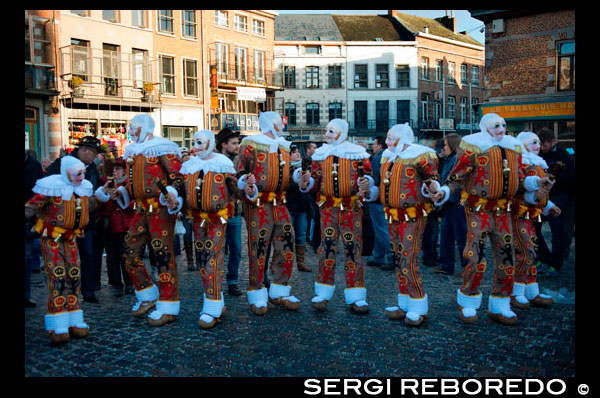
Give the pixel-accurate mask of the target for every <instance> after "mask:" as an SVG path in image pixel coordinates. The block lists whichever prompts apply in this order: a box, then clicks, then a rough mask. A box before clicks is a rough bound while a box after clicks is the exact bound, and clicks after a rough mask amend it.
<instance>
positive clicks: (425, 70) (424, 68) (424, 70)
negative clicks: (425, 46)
mask: <svg viewBox="0 0 600 398" xmlns="http://www.w3.org/2000/svg"><path fill="white" fill-rule="evenodd" d="M421 79H423V80H429V58H427V57H423V58H421Z"/></svg>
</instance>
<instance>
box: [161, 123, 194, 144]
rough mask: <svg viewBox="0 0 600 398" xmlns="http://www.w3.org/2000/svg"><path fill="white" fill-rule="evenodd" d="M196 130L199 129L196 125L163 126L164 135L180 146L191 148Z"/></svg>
mask: <svg viewBox="0 0 600 398" xmlns="http://www.w3.org/2000/svg"><path fill="white" fill-rule="evenodd" d="M196 130H198V128H197V127H196V126H163V137H164V138H166V139H168V140H169V141H173V142H176V143H177V145H179V146H180V147H181V146H184V147H186V148H190V147H191V146H192V145H193V143H192V138H193V135H194V131H196Z"/></svg>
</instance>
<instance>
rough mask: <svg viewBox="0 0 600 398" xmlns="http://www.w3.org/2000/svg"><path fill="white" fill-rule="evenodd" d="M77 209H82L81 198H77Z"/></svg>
mask: <svg viewBox="0 0 600 398" xmlns="http://www.w3.org/2000/svg"><path fill="white" fill-rule="evenodd" d="M75 210H79V211H81V198H77V199H75Z"/></svg>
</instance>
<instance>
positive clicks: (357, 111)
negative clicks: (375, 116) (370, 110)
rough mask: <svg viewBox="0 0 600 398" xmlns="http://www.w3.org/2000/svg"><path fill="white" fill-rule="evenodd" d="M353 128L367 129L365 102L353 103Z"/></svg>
mask: <svg viewBox="0 0 600 398" xmlns="http://www.w3.org/2000/svg"><path fill="white" fill-rule="evenodd" d="M354 128H355V129H366V128H367V101H354Z"/></svg>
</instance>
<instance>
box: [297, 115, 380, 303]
mask: <svg viewBox="0 0 600 398" xmlns="http://www.w3.org/2000/svg"><path fill="white" fill-rule="evenodd" d="M347 137H348V123H347V122H346V121H345V120H342V119H333V120H331V121H330V122H329V123H328V124H327V127H326V129H325V141H326V144H323V145H322V146H321V147H320V148H319V149H317V150H316V151H315V153H314V154H313V156H312V160H313V163H312V172H311V173H310V174H312V175H313V176H314V177H310V179H309V173H308V172H304V173H302V175H300V173H301V172H300V170H297V172H296V173H295V175H294V179H295V180H298V181H300V189H301V190H302V191H304V190H307V191H312V192H318V197H317V204H318V205H319V212H320V216H321V237H322V240H321V246H320V247H319V249H318V251H317V253H318V257H319V274H318V275H317V281H316V282H315V297H313V299H312V306H313V307H314V308H315V309H317V310H324V309H325V308H326V306H327V303H328V302H329V301H330V300H331V298H332V297H333V293H334V291H335V265H336V258H337V246H338V241H339V238H340V236H341V237H342V243H343V247H344V252H345V255H346V264H345V268H344V269H345V272H346V288H345V289H344V298H345V300H346V304H348V305H349V306H350V309H351V310H352V311H353V312H356V313H368V312H369V304H368V303H367V289H366V287H365V274H364V266H363V261H362V257H361V252H362V245H363V241H362V201H363V198H362V197H364V196H367V197H373V198H376V197H377V187H376V186H375V183H374V180H373V178H372V177H371V176H370V175H369V174H370V173H371V163H370V162H369V156H370V155H369V153H368V152H367V151H366V150H365V148H363V147H362V146H360V145H356V144H353V143H351V142H348V141H346V138H347ZM307 183H308V185H307ZM361 196H362V197H361Z"/></svg>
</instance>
